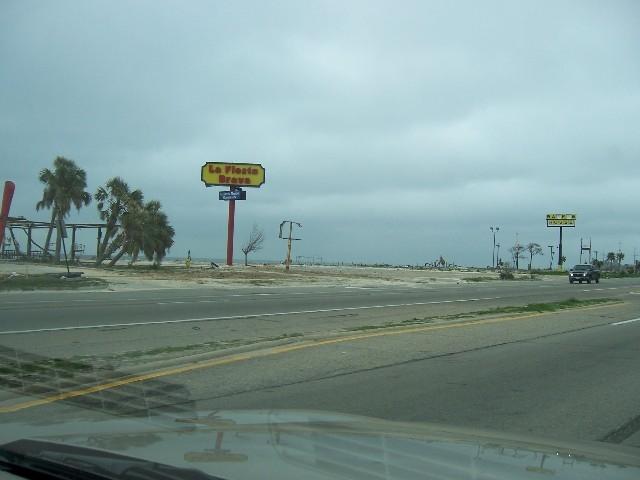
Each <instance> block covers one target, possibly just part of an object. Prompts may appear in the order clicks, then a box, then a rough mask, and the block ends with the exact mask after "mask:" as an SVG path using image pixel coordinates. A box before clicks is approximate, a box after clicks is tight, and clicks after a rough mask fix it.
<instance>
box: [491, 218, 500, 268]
mask: <svg viewBox="0 0 640 480" xmlns="http://www.w3.org/2000/svg"><path fill="white" fill-rule="evenodd" d="M489 230H491V233H493V251H492V252H491V266H492V267H493V268H494V269H495V268H496V263H497V259H496V233H498V231H499V230H500V227H489Z"/></svg>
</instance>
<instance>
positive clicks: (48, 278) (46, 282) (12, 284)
mask: <svg viewBox="0 0 640 480" xmlns="http://www.w3.org/2000/svg"><path fill="white" fill-rule="evenodd" d="M63 275H64V274H62V273H38V274H33V275H22V274H20V275H7V274H0V291H10V290H27V291H30V290H76V289H79V288H85V287H107V286H109V282H107V281H106V280H104V279H102V278H84V277H79V278H69V279H66V278H61V277H62V276H63Z"/></svg>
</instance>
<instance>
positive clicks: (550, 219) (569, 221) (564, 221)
mask: <svg viewBox="0 0 640 480" xmlns="http://www.w3.org/2000/svg"><path fill="white" fill-rule="evenodd" d="M575 226H576V214H575V213H548V214H547V227H575Z"/></svg>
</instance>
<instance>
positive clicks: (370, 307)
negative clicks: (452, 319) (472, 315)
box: [0, 297, 502, 335]
mask: <svg viewBox="0 0 640 480" xmlns="http://www.w3.org/2000/svg"><path fill="white" fill-rule="evenodd" d="M500 298H502V297H493V298H488V299H487V300H498V299H500ZM478 300H480V299H466V300H463V301H474V302H477V301H478ZM458 301H460V300H437V301H433V302H415V303H391V304H387V305H366V306H364V307H343V308H320V309H317V310H298V311H291V312H275V313H256V314H248V315H229V316H223V317H201V318H183V319H179V320H157V321H152V322H131V323H111V324H104V325H76V326H72V327H53V328H35V329H30V330H7V331H4V332H2V331H0V335H17V334H22V333H42V332H65V331H70V330H93V329H97V328H112V327H139V326H144V325H165V324H175V323H193V322H207V321H213V320H238V319H248V318H260V317H282V316H285V315H307V314H313V313H331V312H344V311H355V310H373V309H378V308H398V307H419V306H421V305H438V304H442V303H453V302H458Z"/></svg>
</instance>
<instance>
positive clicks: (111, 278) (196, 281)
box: [0, 262, 496, 290]
mask: <svg viewBox="0 0 640 480" xmlns="http://www.w3.org/2000/svg"><path fill="white" fill-rule="evenodd" d="M71 270H72V271H82V272H84V275H85V276H86V277H98V278H103V279H105V280H107V281H108V282H109V284H110V287H109V288H110V289H111V290H130V289H155V288H193V287H194V286H203V287H233V288H237V287H239V286H248V287H250V286H265V287H267V286H273V287H277V286H311V285H313V286H353V287H374V286H382V285H390V284H392V285H414V286H417V285H424V284H430V283H461V282H467V281H469V279H471V278H474V277H478V276H481V277H485V278H488V277H491V278H496V274H495V273H493V272H486V271H485V272H478V271H476V270H468V271H464V270H456V271H440V270H414V269H408V268H374V267H350V266H349V267H347V266H344V267H342V266H341V267H332V266H297V265H294V266H292V267H291V271H290V272H289V273H287V272H285V270H284V267H283V266H281V265H251V266H248V267H245V266H244V265H234V266H232V267H227V266H221V267H220V268H211V267H210V266H209V265H204V264H194V265H192V266H191V268H186V267H185V266H184V265H183V264H178V263H177V262H167V263H165V264H163V265H162V266H161V267H160V268H158V269H152V268H151V267H150V266H149V265H145V264H140V265H135V266H133V267H128V266H126V265H123V266H119V267H114V268H95V267H94V266H92V265H90V264H81V265H74V266H72V267H71ZM12 272H15V273H16V274H19V275H29V274H36V273H60V274H61V275H62V274H64V273H65V272H66V269H65V267H64V265H62V266H57V265H56V266H54V265H45V264H37V263H27V262H0V273H2V274H7V273H12Z"/></svg>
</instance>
